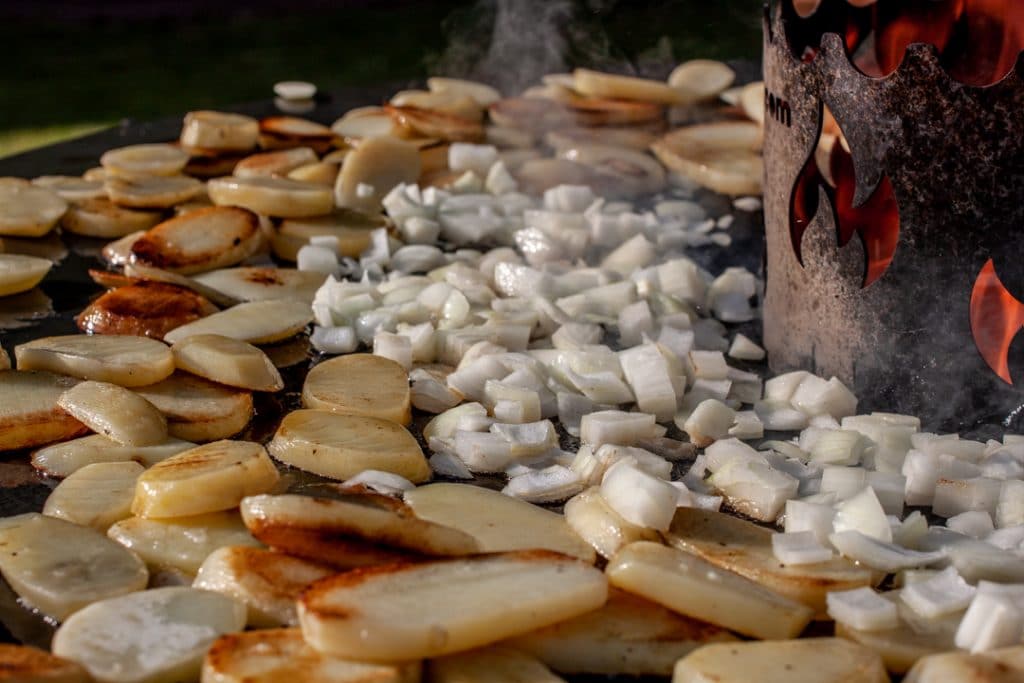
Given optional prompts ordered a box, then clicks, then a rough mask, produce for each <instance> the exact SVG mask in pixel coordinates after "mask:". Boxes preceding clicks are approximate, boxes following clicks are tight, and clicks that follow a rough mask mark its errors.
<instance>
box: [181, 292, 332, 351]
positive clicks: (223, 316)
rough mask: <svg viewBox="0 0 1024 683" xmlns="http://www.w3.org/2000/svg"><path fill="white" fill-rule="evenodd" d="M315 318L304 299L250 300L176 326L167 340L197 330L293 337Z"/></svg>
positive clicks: (257, 338)
mask: <svg viewBox="0 0 1024 683" xmlns="http://www.w3.org/2000/svg"><path fill="white" fill-rule="evenodd" d="M312 321H313V309H312V308H310V305H309V304H307V303H304V302H302V301H294V300H291V299H270V300H267V301H247V302H244V303H241V304H238V305H237V306H233V307H232V308H229V309H228V310H226V311H221V312H220V313H214V314H213V315H211V316H208V317H206V318H202V319H201V320H196V321H195V322H192V323H189V324H187V325H182V326H181V327H178V328H175V329H173V330H171V331H170V332H168V333H167V334H165V335H164V340H166V341H167V342H169V343H171V344H174V343H176V342H179V341H181V340H182V339H186V338H187V337H191V336H194V335H198V334H219V335H222V336H225V337H231V338H232V339H240V340H242V341H246V342H249V343H250V344H270V343H273V342H276V341H282V340H284V339H288V338H289V337H294V336H295V335H296V334H298V333H299V332H301V331H302V330H304V329H305V327H306V325H308V324H309V323H310V322H312Z"/></svg>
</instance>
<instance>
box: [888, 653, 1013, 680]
mask: <svg viewBox="0 0 1024 683" xmlns="http://www.w3.org/2000/svg"><path fill="white" fill-rule="evenodd" d="M1020 680H1024V645H1014V646H1013V647H1004V648H1000V649H997V650H989V651H988V652H980V653H978V654H968V653H966V652H943V653H941V654H934V655H929V656H928V657H925V658H923V659H922V660H921V661H920V662H918V663H917V665H916V666H914V668H913V669H911V671H910V673H909V674H908V675H907V677H906V678H904V679H903V681H904V683H952V682H953V681H958V682H961V683H967V682H968V681H970V683H1017V681H1020Z"/></svg>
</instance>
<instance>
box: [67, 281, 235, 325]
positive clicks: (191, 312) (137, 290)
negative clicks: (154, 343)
mask: <svg viewBox="0 0 1024 683" xmlns="http://www.w3.org/2000/svg"><path fill="white" fill-rule="evenodd" d="M102 277H103V278H104V279H110V275H107V274H103V276H102ZM111 284H116V283H111ZM217 310H218V309H217V307H216V306H214V305H213V304H212V303H210V302H209V301H208V300H207V299H206V298H205V297H203V296H202V295H201V294H197V293H196V292H194V291H192V290H190V289H187V288H185V287H180V286H178V285H172V284H168V283H166V282H154V281H152V280H139V281H135V282H132V283H131V284H128V285H125V286H116V288H115V289H111V290H110V291H108V292H104V293H103V294H102V295H100V296H99V297H98V298H96V299H94V300H93V301H92V303H90V304H89V305H88V306H86V307H85V308H84V309H82V312H81V313H79V314H78V315H77V316H75V323H77V325H78V329H80V330H82V331H83V332H85V333H87V334H104V335H111V334H119V335H137V336H144V337H151V338H153V339H161V338H163V336H164V335H165V334H167V333H168V332H170V331H171V330H173V329H175V328H177V327H181V326H182V325H186V324H188V323H190V322H193V321H195V320H199V319H200V318H203V317H206V316H208V315H212V314H213V313H216V312H217Z"/></svg>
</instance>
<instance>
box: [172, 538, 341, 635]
mask: <svg viewBox="0 0 1024 683" xmlns="http://www.w3.org/2000/svg"><path fill="white" fill-rule="evenodd" d="M336 573H337V570H335V569H332V568H330V567H327V566H324V565H322V564H316V563H314V562H308V561H306V560H303V559H300V558H298V557H292V556H290V555H285V554H284V553H278V552H274V551H272V550H263V549H262V548H253V547H250V546H241V545H237V546H226V547H224V548H218V549H217V550H214V551H213V552H212V553H210V555H209V556H208V557H207V558H206V559H205V560H204V561H203V565H202V566H201V567H200V568H199V573H198V574H196V580H195V581H194V582H193V583H192V586H193V587H194V588H202V589H204V590H209V591H216V592H218V593H224V594H225V595H229V596H231V597H233V598H235V599H236V600H238V601H240V602H242V603H244V604H245V605H246V607H247V608H248V610H249V617H248V619H247V621H246V623H247V624H248V625H249V626H250V627H253V628H273V627H276V626H295V625H297V624H298V623H299V621H298V619H299V618H298V615H297V613H296V611H295V602H296V600H297V599H298V598H299V596H300V595H301V594H302V591H304V590H305V589H306V587H307V586H309V584H311V583H313V582H314V581H317V580H319V579H322V578H324V577H327V576H331V575H333V574H336Z"/></svg>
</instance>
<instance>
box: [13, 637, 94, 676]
mask: <svg viewBox="0 0 1024 683" xmlns="http://www.w3.org/2000/svg"><path fill="white" fill-rule="evenodd" d="M0 681H3V683H91V682H92V678H90V676H89V673H88V672H87V671H86V670H85V669H83V668H82V667H81V666H79V665H78V664H75V663H74V662H72V661H70V660H67V659H62V658H61V657H57V656H55V655H51V654H50V653H49V652H47V651H46V650H39V649H36V648H34V647H27V646H25V645H11V644H8V643H0Z"/></svg>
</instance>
